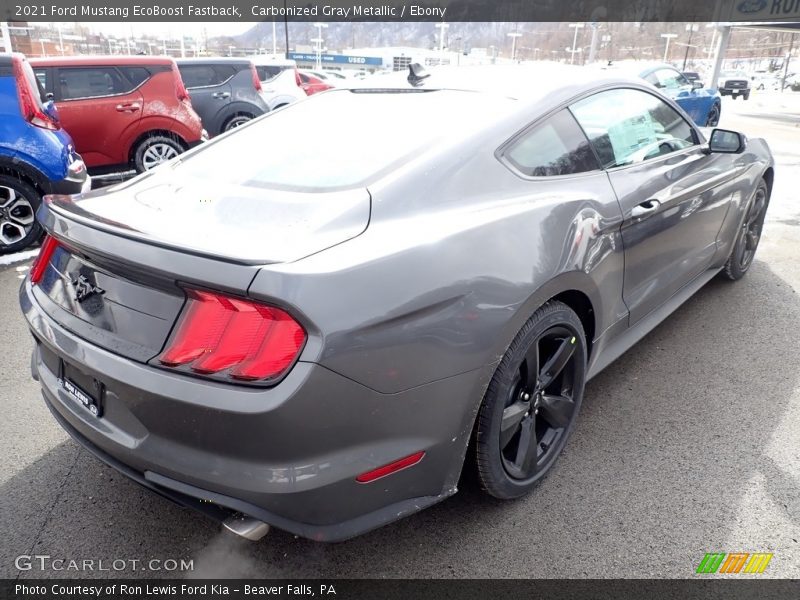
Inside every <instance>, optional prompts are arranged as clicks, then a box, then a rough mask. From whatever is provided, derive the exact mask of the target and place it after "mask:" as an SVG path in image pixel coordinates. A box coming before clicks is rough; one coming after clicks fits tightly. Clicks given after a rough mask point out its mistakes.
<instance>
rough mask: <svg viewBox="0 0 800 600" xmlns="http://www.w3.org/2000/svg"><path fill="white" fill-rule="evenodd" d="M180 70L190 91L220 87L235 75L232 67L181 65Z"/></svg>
mask: <svg viewBox="0 0 800 600" xmlns="http://www.w3.org/2000/svg"><path fill="white" fill-rule="evenodd" d="M178 68H179V70H180V72H181V78H182V79H183V84H184V85H185V86H186V87H187V88H190V89H191V88H201V87H212V86H215V85H220V84H222V83H225V82H226V81H228V79H230V78H231V77H233V75H234V73H235V70H234V68H233V67H232V66H230V65H217V66H215V65H180V66H179V67H178Z"/></svg>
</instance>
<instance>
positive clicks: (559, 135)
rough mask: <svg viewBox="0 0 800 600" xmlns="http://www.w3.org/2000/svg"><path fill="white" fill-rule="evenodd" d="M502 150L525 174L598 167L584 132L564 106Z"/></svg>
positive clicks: (572, 172)
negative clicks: (563, 108)
mask: <svg viewBox="0 0 800 600" xmlns="http://www.w3.org/2000/svg"><path fill="white" fill-rule="evenodd" d="M503 154H504V156H505V158H506V160H508V162H510V163H511V164H512V165H513V166H514V167H515V168H516V169H517V170H518V171H520V172H521V173H523V174H524V175H528V176H529V177H547V176H553V175H572V174H574V173H585V172H586V171H595V170H598V169H599V168H600V167H599V165H598V164H597V159H596V158H595V155H594V153H593V152H592V149H591V147H590V146H589V142H588V140H587V139H586V136H585V135H583V132H582V131H581V129H580V127H578V124H577V123H576V122H575V119H573V118H572V115H571V114H570V113H569V111H567V110H562V111H560V112H558V113H556V114H555V115H553V116H552V117H550V118H548V119H546V120H545V121H544V122H542V123H539V124H537V125H534V126H533V127H532V128H531V129H529V130H528V131H526V132H525V133H524V134H522V136H521V137H520V138H518V139H517V140H515V141H514V142H513V143H512V144H511V145H510V146H509V147H508V148H507V149H506V150H505V152H504V153H503Z"/></svg>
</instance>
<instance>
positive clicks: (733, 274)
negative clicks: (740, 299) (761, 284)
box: [722, 179, 769, 281]
mask: <svg viewBox="0 0 800 600" xmlns="http://www.w3.org/2000/svg"><path fill="white" fill-rule="evenodd" d="M768 207H769V188H768V187H767V182H766V181H764V180H763V179H762V180H761V181H760V182H759V184H758V187H757V188H756V191H755V193H754V194H753V197H752V198H751V199H750V203H749V206H748V207H747V214H746V216H745V218H744V221H743V222H742V226H741V227H740V228H739V230H738V231H737V234H736V241H735V243H734V244H733V248H732V249H731V254H730V256H729V257H728V261H727V262H726V263H725V267H724V268H723V269H722V274H723V275H724V277H726V278H728V279H730V280H731V281H739V280H740V279H741V278H742V277H744V276H745V274H746V273H747V271H748V270H750V265H752V264H753V257H754V256H755V254H756V250H757V249H758V242H759V241H760V240H761V231H762V229H763V227H764V219H765V218H766V216H767V208H768Z"/></svg>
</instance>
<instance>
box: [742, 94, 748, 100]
mask: <svg viewBox="0 0 800 600" xmlns="http://www.w3.org/2000/svg"><path fill="white" fill-rule="evenodd" d="M742 100H750V92H746V93H744V94H742Z"/></svg>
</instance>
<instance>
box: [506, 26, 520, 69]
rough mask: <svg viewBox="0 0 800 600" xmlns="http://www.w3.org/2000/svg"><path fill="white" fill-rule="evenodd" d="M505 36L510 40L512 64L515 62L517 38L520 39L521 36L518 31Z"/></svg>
mask: <svg viewBox="0 0 800 600" xmlns="http://www.w3.org/2000/svg"><path fill="white" fill-rule="evenodd" d="M506 35H507V36H508V37H510V38H511V62H514V61H515V60H517V38H518V37H522V34H521V33H520V32H519V31H512V32H511V33H507V34H506Z"/></svg>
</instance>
